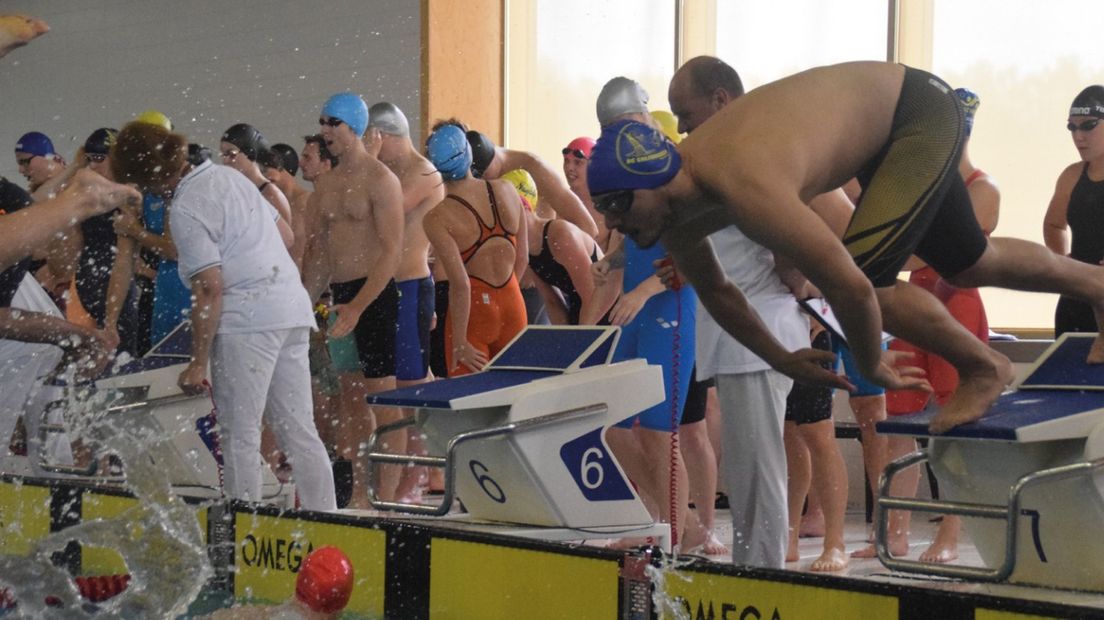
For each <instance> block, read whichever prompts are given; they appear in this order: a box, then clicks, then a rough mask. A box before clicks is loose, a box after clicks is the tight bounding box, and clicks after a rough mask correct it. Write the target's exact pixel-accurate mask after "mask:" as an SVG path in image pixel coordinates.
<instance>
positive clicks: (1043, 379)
mask: <svg viewBox="0 0 1104 620" xmlns="http://www.w3.org/2000/svg"><path fill="white" fill-rule="evenodd" d="M1095 337H1096V334H1073V333H1066V334H1062V337H1061V338H1059V339H1058V340H1056V341H1055V342H1054V344H1052V345H1051V346H1050V348H1048V349H1047V350H1046V351H1044V352H1043V354H1042V355H1040V356H1039V359H1038V360H1036V362H1035V364H1034V365H1033V366H1032V368H1031V371H1030V373H1029V374H1028V376H1027V378H1025V379H1024V380H1023V381H1022V382H1021V383H1020V384H1019V385H1018V386H1017V388H1018V389H1017V390H1015V391H1012V392H1008V393H1005V394H1002V395H1001V397H1000V398H998V399H997V402H996V403H994V404H993V406H992V407H990V409H989V411H987V412H985V415H983V416H982V417H981V418H980V419H978V420H976V421H974V422H971V423H969V424H963V425H962V426H958V427H956V428H953V429H951V430H950V431H949V432H947V433H945V434H943V435H938V436H939V437H948V438H963V439H991V440H1001V441H1019V442H1028V441H1044V440H1052V439H1072V438H1077V437H1086V436H1087V435H1088V433H1089V432H1090V431H1091V430H1092V429H1093V427H1094V426H1096V424H1097V423H1098V422H1100V421H1104V365H1102V366H1095V365H1094V366H1090V365H1088V364H1086V363H1085V357H1086V356H1087V355H1088V353H1089V347H1091V346H1092V342H1093V339H1094V338H1095ZM935 414H936V412H935V410H929V411H922V412H920V413H916V414H913V415H907V416H896V417H892V418H890V419H888V420H886V421H884V422H879V423H878V432H881V433H888V434H891V435H916V436H920V437H927V436H929V435H930V433H929V432H928V424H929V423H930V422H931V420H932V418H933V417H934V416H935Z"/></svg>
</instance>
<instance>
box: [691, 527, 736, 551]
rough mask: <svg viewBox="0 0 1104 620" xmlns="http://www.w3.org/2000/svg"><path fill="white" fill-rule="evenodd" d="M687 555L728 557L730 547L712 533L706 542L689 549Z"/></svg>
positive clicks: (706, 538)
mask: <svg viewBox="0 0 1104 620" xmlns="http://www.w3.org/2000/svg"><path fill="white" fill-rule="evenodd" d="M686 553H693V554H697V555H728V547H726V546H725V544H724V543H723V542H721V541H720V539H719V538H717V535H716V534H714V533H713V532H712V531H710V532H709V535H708V536H706V537H705V541H704V542H702V543H701V544H699V545H695V546H693V547H689V548H688V549H687V551H686Z"/></svg>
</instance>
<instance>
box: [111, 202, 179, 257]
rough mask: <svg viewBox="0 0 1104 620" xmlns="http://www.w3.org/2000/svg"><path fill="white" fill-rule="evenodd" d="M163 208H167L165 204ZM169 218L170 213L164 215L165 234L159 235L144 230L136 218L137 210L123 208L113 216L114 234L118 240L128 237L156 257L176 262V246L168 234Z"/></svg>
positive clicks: (138, 218)
mask: <svg viewBox="0 0 1104 620" xmlns="http://www.w3.org/2000/svg"><path fill="white" fill-rule="evenodd" d="M165 208H166V209H167V208H168V205H167V204H166V205H165ZM171 217H172V216H171V212H170V213H168V214H166V217H165V232H164V234H160V235H159V234H157V233H155V232H151V231H149V230H147V229H146V227H145V225H144V224H143V223H142V218H141V217H139V216H138V213H137V208H129V207H123V208H121V209H119V213H118V214H117V215H116V216H115V234H116V235H117V236H118V237H119V239H120V240H121V239H122V238H123V237H130V238H132V239H134V240H135V241H136V242H137V243H138V244H139V245H140V246H142V247H144V248H148V249H149V250H151V251H152V252H154V253H155V254H157V255H158V256H161V257H164V258H167V259H169V260H176V244H175V243H173V240H172V235H171V234H170V233H169V229H170V226H169V220H170V219H171Z"/></svg>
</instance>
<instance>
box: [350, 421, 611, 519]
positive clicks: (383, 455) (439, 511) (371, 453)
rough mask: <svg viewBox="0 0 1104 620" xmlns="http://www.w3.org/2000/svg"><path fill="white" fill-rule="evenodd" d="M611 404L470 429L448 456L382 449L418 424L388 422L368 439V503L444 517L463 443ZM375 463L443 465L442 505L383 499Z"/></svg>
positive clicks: (450, 445)
mask: <svg viewBox="0 0 1104 620" xmlns="http://www.w3.org/2000/svg"><path fill="white" fill-rule="evenodd" d="M608 409H609V407H608V406H607V405H606V404H605V403H598V404H594V405H587V406H585V407H579V408H576V409H569V410H567V411H562V412H557V413H551V414H548V415H543V416H539V417H535V418H531V419H528V420H522V421H520V422H510V423H508V424H501V425H498V426H490V427H487V428H480V429H475V430H471V431H466V432H463V433H459V434H457V435H454V436H453V437H452V439H450V440H449V442H448V449H447V452H446V455H445V456H443V457H441V456H417V455H407V454H392V453H388V452H378V451H377V446H378V445H379V440H380V437H381V436H383V435H386V434H387V433H390V432H394V431H397V430H400V429H403V428H406V427H408V426H413V425H414V424H415V423H416V420H415V419H414V417H413V416H412V417H409V418H406V419H404V420H399V421H398V422H394V423H392V424H386V425H384V426H380V427H378V428H377V429H376V430H375V431H373V432H372V434H371V435H370V436H369V438H368V454H367V455H366V457H365V458H367V459H368V503H370V504H371V505H372V507H373V508H376V509H378V510H395V511H400V512H409V513H414V514H422V515H429V516H435V517H440V516H443V515H446V514H448V511H449V510H450V509H451V508H452V500H453V497H454V495H455V488H456V471H455V467H454V466H453V463H454V462H455V460H456V450H457V449H458V448H459V447H460V446H461V445H463V444H465V443H467V442H469V441H474V440H476V439H489V438H491V437H496V436H499V435H507V434H510V433H513V432H515V431H518V430H525V429H529V428H532V427H536V426H547V425H551V424H558V423H562V422H568V421H571V420H574V419H576V418H583V417H587V416H591V415H596V414H602V413H605V412H606V411H607V410H608ZM375 464H392V465H425V466H427V467H440V468H443V469H444V470H445V472H444V477H445V488H444V494H443V495H442V497H441V503H440V504H439V505H433V504H416V503H407V502H388V501H383V500H381V499H379V496H378V495H376V484H375V482H376V481H375V472H374V467H372V466H373V465H375Z"/></svg>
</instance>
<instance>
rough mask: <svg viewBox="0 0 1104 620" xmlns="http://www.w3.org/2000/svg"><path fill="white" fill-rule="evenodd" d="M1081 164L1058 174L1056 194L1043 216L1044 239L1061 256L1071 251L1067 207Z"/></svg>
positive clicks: (1055, 187) (1051, 249)
mask: <svg viewBox="0 0 1104 620" xmlns="http://www.w3.org/2000/svg"><path fill="white" fill-rule="evenodd" d="M1081 166H1082V164H1081V163H1076V164H1073V165H1071V166H1068V167H1067V168H1066V169H1065V170H1063V171H1062V174H1060V175H1058V182H1057V183H1056V184H1055V186H1054V195H1053V196H1051V198H1050V205H1049V206H1048V207H1047V211H1046V215H1045V216H1044V217H1043V241H1044V242H1045V243H1046V246H1047V247H1048V248H1050V251H1051V252H1054V253H1055V254H1059V255H1061V256H1068V255H1069V252H1070V246H1069V229H1068V226H1069V220H1068V219H1067V209H1069V201H1070V196H1072V195H1073V187H1074V185H1076V184H1077V178H1078V176H1080V174H1081Z"/></svg>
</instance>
